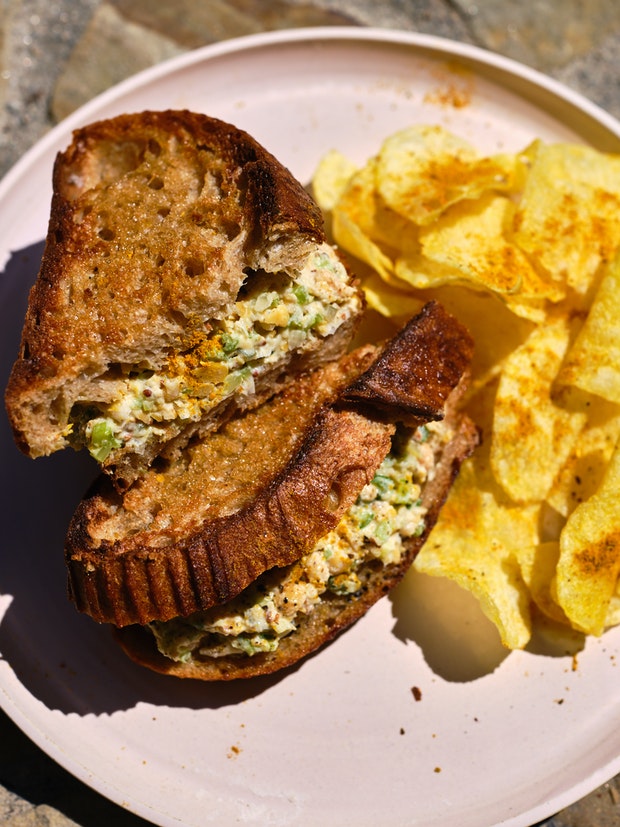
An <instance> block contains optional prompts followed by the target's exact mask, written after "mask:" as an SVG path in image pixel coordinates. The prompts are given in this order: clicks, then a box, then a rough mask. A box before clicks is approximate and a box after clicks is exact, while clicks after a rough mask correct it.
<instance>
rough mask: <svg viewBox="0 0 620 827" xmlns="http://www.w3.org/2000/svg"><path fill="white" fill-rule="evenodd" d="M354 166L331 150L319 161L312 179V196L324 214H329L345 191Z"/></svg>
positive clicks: (338, 153)
mask: <svg viewBox="0 0 620 827" xmlns="http://www.w3.org/2000/svg"><path fill="white" fill-rule="evenodd" d="M356 171H357V167H356V165H355V164H354V163H353V161H350V160H349V159H348V158H347V157H345V156H344V155H343V154H342V153H341V152H338V151H337V150H335V149H332V150H331V151H330V152H328V153H327V154H326V155H324V156H323V158H322V159H321V161H320V163H319V165H318V167H317V168H316V170H315V172H314V175H313V177H312V195H313V197H314V200H315V201H316V203H317V204H318V205H319V207H320V208H321V209H322V210H323V211H324V212H331V211H332V210H333V209H334V207H335V206H336V204H337V203H338V200H339V199H340V196H341V195H342V193H343V192H344V190H345V189H346V186H347V184H348V182H349V179H350V178H351V176H352V175H353V173H354V172H356Z"/></svg>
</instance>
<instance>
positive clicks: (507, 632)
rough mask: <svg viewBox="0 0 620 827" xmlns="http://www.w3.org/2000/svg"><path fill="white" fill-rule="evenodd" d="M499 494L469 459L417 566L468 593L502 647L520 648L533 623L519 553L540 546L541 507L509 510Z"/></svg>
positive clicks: (528, 637) (525, 641)
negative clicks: (483, 481) (525, 547)
mask: <svg viewBox="0 0 620 827" xmlns="http://www.w3.org/2000/svg"><path fill="white" fill-rule="evenodd" d="M497 494H499V492H498V491H496V492H493V491H492V490H487V489H486V488H485V487H484V485H483V484H481V480H480V473H479V471H478V470H477V469H476V467H475V464H474V462H473V461H472V460H467V461H466V462H465V463H464V465H463V466H462V468H461V472H460V474H459V476H458V478H457V480H456V482H455V484H454V486H453V489H452V491H451V493H450V495H449V496H448V499H447V501H446V504H445V505H444V507H443V510H442V513H441V515H440V518H439V520H438V522H437V524H436V526H435V528H434V529H433V530H432V532H431V534H430V536H429V538H428V539H427V541H426V543H425V544H424V546H423V547H422V549H421V550H420V552H419V554H418V556H417V558H416V560H415V562H414V567H415V568H416V569H417V570H418V571H420V572H424V573H425V574H430V575H433V576H442V577H447V578H449V579H450V580H453V581H455V582H456V583H458V584H459V585H460V586H462V587H463V588H465V589H467V590H468V591H470V592H471V593H472V594H473V595H474V596H475V597H476V598H477V599H478V600H479V602H480V606H481V608H482V610H483V612H484V613H485V614H486V615H487V617H489V618H490V620H492V621H493V623H494V624H495V625H496V626H497V629H498V630H499V633H500V637H501V639H502V643H503V644H504V646H507V647H508V648H510V649H521V648H523V647H524V646H525V645H527V642H528V641H529V639H530V635H531V618H530V611H529V600H530V598H529V592H528V589H527V586H526V584H525V582H524V581H523V578H522V576H521V569H520V565H519V562H518V550H519V548H520V546H522V545H530V544H532V543H535V542H536V524H537V507H536V506H535V505H532V506H525V507H516V508H515V507H511V506H510V505H509V504H506V503H505V502H502V500H501V499H498V498H497V496H496V495H497ZM499 496H500V497H501V494H499Z"/></svg>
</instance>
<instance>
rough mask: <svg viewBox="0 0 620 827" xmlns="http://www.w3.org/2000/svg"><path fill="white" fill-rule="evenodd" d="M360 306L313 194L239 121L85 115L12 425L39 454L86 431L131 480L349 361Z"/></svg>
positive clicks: (15, 379) (24, 445)
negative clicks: (321, 368) (297, 380)
mask: <svg viewBox="0 0 620 827" xmlns="http://www.w3.org/2000/svg"><path fill="white" fill-rule="evenodd" d="M362 309H363V299H362V295H361V292H360V290H359V287H358V286H357V284H356V283H355V282H354V280H353V279H352V277H351V276H350V275H349V274H348V273H347V271H346V269H345V267H344V265H343V264H342V262H340V260H339V259H338V257H337V255H336V254H335V252H334V250H333V249H332V248H331V247H330V246H329V245H327V244H326V243H325V236H324V232H323V224H322V217H321V214H320V211H319V209H318V207H317V206H316V204H315V203H314V202H313V201H312V199H311V198H310V196H309V195H308V194H307V192H306V191H305V190H304V188H303V187H302V186H301V184H300V183H299V182H297V181H296V180H295V179H294V178H293V176H292V175H291V173H290V172H289V171H288V170H287V169H285V168H284V167H283V166H282V165H281V164H280V163H279V162H278V161H277V160H276V159H275V158H274V157H273V156H272V155H271V154H270V153H269V152H268V151H267V150H266V149H264V148H263V147H262V146H260V145H259V144H258V143H257V142H256V141H255V140H254V139H253V138H252V137H250V136H249V135H247V134H246V133H245V132H243V131H241V130H239V129H236V128H235V127H234V126H232V125H229V124H226V123H223V122H221V121H219V120H216V119H213V118H209V117H207V116H205V115H200V114H196V113H190V112H187V111H165V112H142V113H136V114H128V115H122V116H119V117H117V118H113V119H110V120H106V121H100V122H97V123H93V124H90V125H89V126H86V127H84V128H82V129H79V130H77V131H76V132H75V133H74V136H73V141H72V143H71V145H70V146H69V147H68V148H67V150H66V151H64V152H62V153H60V154H59V155H58V157H57V159H56V162H55V166H54V172H53V198H52V205H51V216H50V222H49V229H48V234H47V239H46V247H45V252H44V256H43V261H42V264H41V269H40V273H39V276H38V278H37V280H36V283H35V285H34V287H33V289H32V291H31V294H30V299H29V305H28V310H27V314H26V319H25V324H24V329H23V336H22V343H21V351H20V354H19V357H18V359H17V361H16V363H15V365H14V368H13V371H12V374H11V377H10V380H9V384H8V388H7V391H6V397H5V399H6V405H7V410H8V414H9V419H10V422H11V425H12V427H13V431H14V434H15V439H16V441H17V443H18V445H19V446H20V448H21V449H22V450H23V451H24V452H26V453H27V454H29V455H30V456H32V457H37V456H42V455H46V454H50V453H52V452H53V451H56V450H59V449H61V448H64V447H66V446H68V445H72V446H73V447H76V448H79V447H82V446H86V447H88V448H89V450H90V451H91V453H92V454H93V456H94V457H95V458H96V459H97V460H98V461H99V462H100V463H101V465H102V467H103V469H104V470H105V471H107V472H108V473H109V474H110V475H111V476H112V477H113V478H114V479H115V481H116V483H117V485H118V487H119V488H120V487H126V486H127V485H129V484H130V483H131V482H133V480H135V479H136V478H137V477H138V476H139V475H140V474H141V473H142V472H143V471H144V470H145V469H146V468H147V467H148V465H149V464H150V463H151V462H152V461H153V459H154V458H155V457H156V456H158V455H160V454H167V455H174V453H175V452H177V451H179V450H181V449H182V446H183V445H184V444H185V443H186V442H187V440H188V439H189V438H190V437H191V436H193V435H195V434H197V435H200V434H204V433H206V432H207V431H209V430H211V429H213V428H215V427H217V425H218V424H219V423H221V422H222V421H223V420H224V419H226V418H227V417H228V416H231V415H232V414H233V413H234V412H236V411H240V410H244V409H248V408H250V407H253V406H256V405H258V404H260V402H262V401H263V400H264V399H266V398H267V397H268V396H270V395H272V394H273V393H274V392H277V391H278V390H279V389H280V388H281V387H283V386H284V385H285V384H286V383H287V382H288V381H290V380H291V378H292V377H294V376H295V375H297V374H299V373H301V372H302V371H305V370H308V369H311V368H313V367H316V366H317V365H319V364H322V363H324V362H325V361H329V360H332V359H336V358H338V357H339V356H340V355H341V354H342V353H343V352H344V351H345V350H346V348H347V346H348V344H349V342H350V339H351V337H352V335H353V333H354V331H355V328H356V325H357V323H358V320H359V318H360V314H361V312H362Z"/></svg>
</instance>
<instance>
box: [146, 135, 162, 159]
mask: <svg viewBox="0 0 620 827" xmlns="http://www.w3.org/2000/svg"><path fill="white" fill-rule="evenodd" d="M147 148H148V151H149V152H150V153H151V155H154V156H155V157H156V158H157V157H158V156H159V155H160V153H161V147H160V145H159V144H158V143H157V141H156V140H155V139H154V138H150V139H149V142H148V144H147Z"/></svg>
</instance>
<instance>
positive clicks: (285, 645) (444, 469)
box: [114, 394, 478, 681]
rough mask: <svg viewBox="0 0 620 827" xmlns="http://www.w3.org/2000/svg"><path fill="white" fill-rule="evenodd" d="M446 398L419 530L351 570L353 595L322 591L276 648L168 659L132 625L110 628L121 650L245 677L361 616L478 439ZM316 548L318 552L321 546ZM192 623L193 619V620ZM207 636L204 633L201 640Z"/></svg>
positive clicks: (422, 537) (403, 563)
mask: <svg viewBox="0 0 620 827" xmlns="http://www.w3.org/2000/svg"><path fill="white" fill-rule="evenodd" d="M457 397H458V394H455V396H454V401H456V399H457ZM452 401H453V400H448V410H447V411H446V419H445V420H444V424H445V425H446V426H447V427H448V428H450V429H451V431H452V434H453V435H452V438H451V439H450V441H449V442H448V443H446V444H445V446H444V449H443V451H442V452H441V454H440V455H439V456H438V457H437V463H436V465H435V466H434V474H433V476H432V477H430V478H429V479H428V482H427V484H426V486H425V487H424V488H423V491H422V497H421V509H422V510H423V512H424V514H425V516H424V530H423V532H422V533H421V534H419V535H418V536H412V537H409V538H407V539H405V540H404V541H403V546H402V554H401V556H400V558H399V559H398V561H396V562H389V563H387V564H384V563H383V562H382V561H380V560H378V559H372V558H371V559H370V560H367V561H366V562H364V563H363V564H362V565H360V566H359V567H358V568H357V569H356V576H357V579H358V584H357V586H356V591H355V592H354V593H345V594H338V593H335V592H334V591H332V590H329V589H328V590H326V591H325V592H324V593H323V594H322V595H321V597H320V599H319V600H318V601H317V602H316V604H315V605H314V606H312V608H311V609H310V611H307V612H304V613H301V614H300V615H299V616H298V618H297V620H296V628H295V629H294V631H291V632H290V633H288V634H287V635H285V636H283V637H281V639H280V640H279V642H278V645H277V648H275V649H273V650H268V651H264V652H262V651H259V652H257V653H255V654H252V655H251V656H249V655H248V654H246V653H244V652H243V651H242V650H241V649H238V650H237V651H236V652H231V651H230V646H226V644H225V643H224V644H220V645H221V649H222V652H221V654H218V652H217V648H213V649H212V650H211V652H209V653H207V654H205V655H204V656H201V655H200V654H199V655H198V656H192V657H189V658H187V659H178V660H174V659H172V658H171V657H168V656H166V655H164V654H162V652H161V651H160V650H159V648H158V644H157V638H156V636H155V634H153V631H152V630H151V628H149V627H148V626H140V625H134V626H126V627H124V628H121V629H118V628H117V629H115V630H114V634H115V637H116V640H117V641H118V643H119V644H120V645H121V647H122V648H123V650H124V651H125V653H126V654H127V655H128V656H129V657H130V658H131V659H132V660H134V661H135V662H136V663H139V664H141V665H142V666H146V667H147V668H149V669H152V670H153V671H155V672H159V673H161V674H165V675H174V676H176V677H179V678H194V679H197V680H203V681H217V680H233V679H237V678H251V677H256V676H258V675H267V674H271V673H273V672H277V671H279V670H281V669H284V668H286V667H289V666H293V665H294V664H296V663H297V662H298V661H299V660H301V659H302V658H303V657H305V656H307V655H309V654H311V653H312V652H314V651H316V650H317V649H319V648H320V647H321V646H323V645H325V644H326V643H328V642H329V641H330V640H332V639H333V638H335V637H336V636H337V635H338V634H339V633H340V632H342V631H343V630H344V629H346V628H347V627H348V626H350V625H351V624H353V623H354V622H355V621H357V620H358V619H359V618H361V617H362V616H363V615H364V614H365V613H366V612H367V611H368V610H369V609H370V607H371V606H372V605H373V604H374V603H376V602H377V601H378V600H380V599H381V598H382V597H385V595H386V594H388V592H389V591H390V590H391V589H392V588H394V586H396V585H397V584H398V583H399V582H400V581H401V580H402V578H403V577H404V575H405V574H406V573H407V571H408V570H409V568H410V566H411V564H412V562H413V560H414V559H415V556H416V554H417V553H418V551H419V550H420V548H421V547H422V546H423V544H424V543H425V542H426V538H427V537H428V535H429V533H430V531H431V530H432V528H433V526H434V524H435V522H436V520H437V518H438V516H439V512H440V510H441V506H442V505H443V503H444V501H445V498H446V496H447V494H448V493H449V490H450V486H451V484H452V482H453V480H454V478H455V477H456V475H457V473H458V470H459V468H460V466H461V463H462V462H463V461H464V460H465V459H466V458H467V457H468V456H469V455H470V454H471V452H472V451H473V450H474V448H475V447H476V445H477V443H478V432H477V430H476V428H475V427H474V425H473V423H472V422H471V421H470V420H469V419H468V418H467V417H462V416H459V415H458V413H457V409H456V407H454V406H453V404H452ZM320 552H321V553H322V550H320ZM352 552H353V553H356V554H358V555H359V554H360V552H361V549H358V548H355V547H353V546H352ZM274 574H277V573H276V572H270V573H269V576H270V577H271V578H272V582H271V584H269V583H267V585H266V587H265V590H266V589H267V588H268V587H269V585H271V586H272V587H273V577H274ZM285 575H286V572H283V573H282V575H281V576H282V579H284V577H285ZM250 599H251V598H250ZM248 602H249V601H248ZM244 608H246V607H245V606H244V603H243V601H242V600H239V599H238V600H236V601H233V603H232V604H231V605H230V607H229V608H228V616H230V615H231V614H232V615H233V616H234V615H235V613H236V612H237V611H243V610H244ZM246 611H247V609H246ZM192 621H193V622H194V623H195V622H196V621H195V619H192ZM155 625H157V624H155ZM208 637H209V636H208V635H205V638H208Z"/></svg>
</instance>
